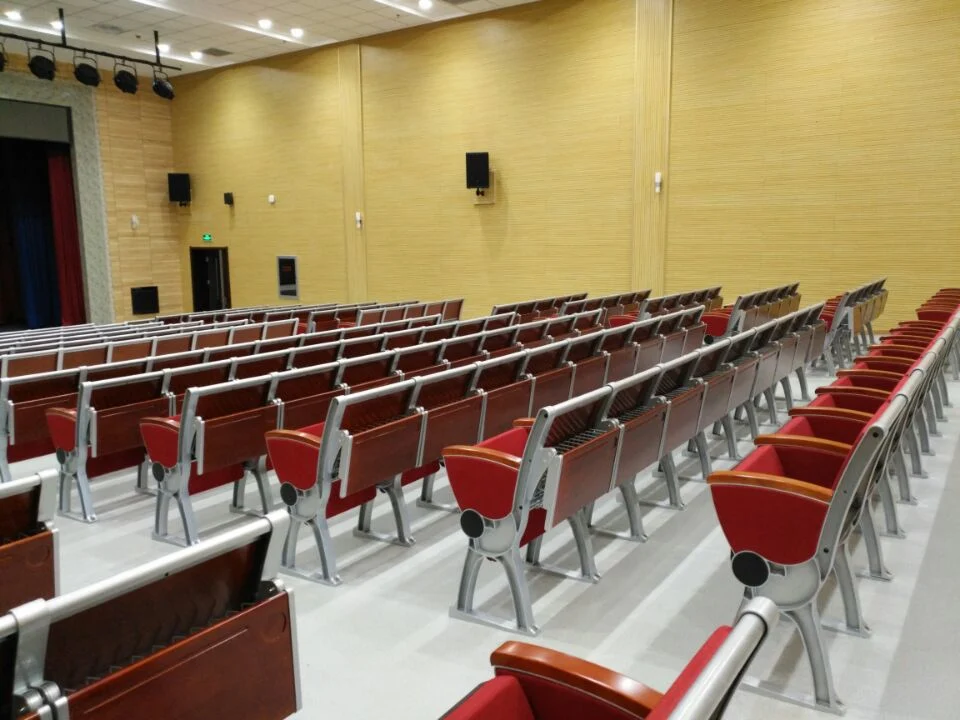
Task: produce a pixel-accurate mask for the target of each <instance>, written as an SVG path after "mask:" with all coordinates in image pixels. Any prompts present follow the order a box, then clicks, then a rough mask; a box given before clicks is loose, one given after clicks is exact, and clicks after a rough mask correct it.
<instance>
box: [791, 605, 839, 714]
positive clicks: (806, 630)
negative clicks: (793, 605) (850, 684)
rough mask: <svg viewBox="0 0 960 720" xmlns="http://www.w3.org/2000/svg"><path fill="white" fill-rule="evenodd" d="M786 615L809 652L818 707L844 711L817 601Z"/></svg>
mask: <svg viewBox="0 0 960 720" xmlns="http://www.w3.org/2000/svg"><path fill="white" fill-rule="evenodd" d="M784 614H785V615H786V616H787V617H789V618H790V619H791V620H793V622H794V624H796V626H797V629H798V630H799V631H800V637H801V638H802V639H803V645H804V647H805V648H806V650H807V659H808V660H809V661H810V671H811V673H812V674H813V691H814V697H815V702H816V704H817V706H818V707H820V708H822V709H825V710H831V711H834V712H838V711H842V709H843V703H841V702H840V700H839V698H837V691H836V689H835V688H834V686H833V671H832V670H831V668H830V656H829V655H828V654H827V649H826V647H825V646H824V644H823V637H822V635H821V634H820V611H819V610H818V609H817V603H816V600H813V601H812V602H810V603H807V604H806V605H804V606H802V607H799V608H797V609H796V610H787V611H785V613H784Z"/></svg>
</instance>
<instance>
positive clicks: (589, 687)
mask: <svg viewBox="0 0 960 720" xmlns="http://www.w3.org/2000/svg"><path fill="white" fill-rule="evenodd" d="M490 663H491V665H493V667H494V670H495V671H496V673H497V675H501V674H511V675H515V676H518V677H519V679H520V680H521V682H522V681H523V677H524V676H533V677H536V678H542V679H544V680H547V681H550V682H553V683H557V684H558V685H561V686H563V687H565V688H569V689H571V690H574V691H576V692H578V693H583V694H587V695H590V696H593V697H595V698H598V699H600V700H603V701H604V702H606V703H609V704H611V705H613V706H614V707H616V708H618V709H620V710H622V711H623V712H625V713H627V714H630V715H634V716H636V717H638V718H644V717H646V716H647V715H648V714H649V713H650V712H652V711H653V709H654V708H655V707H656V706H657V705H658V704H659V703H660V700H661V698H662V697H663V695H662V694H661V693H659V692H657V691H656V690H653V689H652V688H649V687H647V686H646V685H644V684H643V683H640V682H637V681H636V680H633V679H632V678H629V677H626V676H624V675H620V674H619V673H617V672H614V671H613V670H609V669H607V668H605V667H601V666H600V665H595V664H594V663H591V662H587V661H586V660H581V659H580V658H575V657H572V656H570V655H566V654H565V653H561V652H557V651H556V650H550V649H549V648H544V647H537V646H535V645H529V644H527V643H521V642H507V643H504V644H503V645H501V646H500V647H499V648H497V649H496V650H494V652H493V654H492V655H491V656H490Z"/></svg>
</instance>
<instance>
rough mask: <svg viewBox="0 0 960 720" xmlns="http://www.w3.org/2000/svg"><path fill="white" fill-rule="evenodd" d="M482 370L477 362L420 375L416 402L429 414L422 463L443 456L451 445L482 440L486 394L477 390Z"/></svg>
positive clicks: (420, 463)
mask: <svg viewBox="0 0 960 720" xmlns="http://www.w3.org/2000/svg"><path fill="white" fill-rule="evenodd" d="M478 374H479V366H478V365H477V364H473V365H467V366H464V367H460V368H454V369H452V370H445V371H443V372H439V373H435V374H432V375H426V376H422V377H418V378H416V381H415V382H416V384H417V385H416V391H415V393H414V398H413V403H414V405H416V406H417V407H419V408H421V409H423V410H424V412H425V415H426V421H425V425H424V431H423V432H424V435H423V440H422V450H421V456H420V459H419V461H418V463H417V464H418V466H422V465H427V464H429V463H432V462H435V461H437V460H439V459H440V456H441V452H442V450H443V448H445V447H447V446H449V445H472V444H473V443H475V442H478V441H479V438H480V430H481V424H482V421H483V410H484V398H483V396H482V395H481V394H480V393H478V392H477V391H476V383H477V377H478Z"/></svg>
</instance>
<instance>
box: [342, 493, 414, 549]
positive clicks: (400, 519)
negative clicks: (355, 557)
mask: <svg viewBox="0 0 960 720" xmlns="http://www.w3.org/2000/svg"><path fill="white" fill-rule="evenodd" d="M400 480H401V476H400V475H397V476H396V477H395V478H393V480H390V481H388V482H386V483H384V484H382V485H380V486H379V490H380V492H382V493H385V494H386V496H387V497H388V498H389V499H390V507H391V509H392V510H393V521H394V524H395V525H396V528H397V534H396V535H386V534H384V533H378V532H374V531H373V527H372V523H373V500H370V501H369V502H365V503H364V504H363V505H361V506H360V517H359V518H358V520H357V527H356V529H354V531H353V534H354V535H355V536H356V537H362V538H368V539H370V540H377V541H379V542H385V543H389V544H391V545H400V546H401V547H410V546H412V545H413V544H414V543H415V542H416V541H415V540H414V537H413V533H412V531H411V530H410V518H409V516H408V515H407V506H406V504H405V503H404V502H403V486H402V485H401V482H400Z"/></svg>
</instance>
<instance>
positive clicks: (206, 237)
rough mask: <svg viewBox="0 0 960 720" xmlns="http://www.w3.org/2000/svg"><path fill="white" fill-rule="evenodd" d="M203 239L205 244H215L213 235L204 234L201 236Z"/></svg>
mask: <svg viewBox="0 0 960 720" xmlns="http://www.w3.org/2000/svg"><path fill="white" fill-rule="evenodd" d="M201 238H202V239H203V241H204V242H213V235H211V234H210V233H204V234H203V235H202V236H201Z"/></svg>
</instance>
